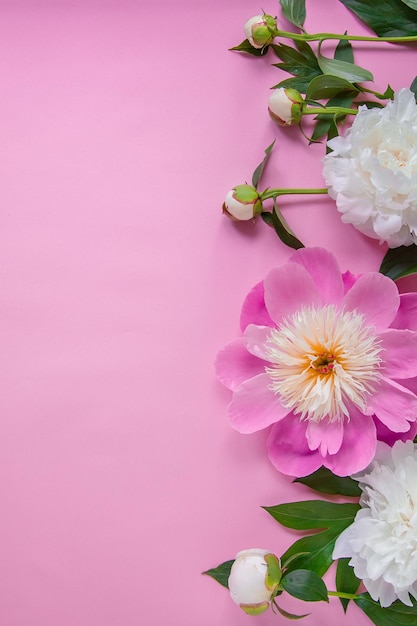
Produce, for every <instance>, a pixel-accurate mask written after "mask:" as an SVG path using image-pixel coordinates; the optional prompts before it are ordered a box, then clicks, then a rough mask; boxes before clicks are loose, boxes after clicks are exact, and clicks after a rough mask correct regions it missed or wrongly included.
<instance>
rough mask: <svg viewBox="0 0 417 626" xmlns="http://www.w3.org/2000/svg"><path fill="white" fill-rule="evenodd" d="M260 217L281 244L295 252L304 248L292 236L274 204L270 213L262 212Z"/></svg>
mask: <svg viewBox="0 0 417 626" xmlns="http://www.w3.org/2000/svg"><path fill="white" fill-rule="evenodd" d="M261 217H262V219H263V221H264V222H265V224H268V226H271V228H273V229H274V230H275V232H276V234H277V235H278V237H279V238H280V239H281V241H282V243H285V245H286V246H289V247H290V248H294V249H295V250H298V249H299V248H304V244H303V243H302V242H301V241H300V240H299V239H298V238H297V237H296V236H295V235H294V233H293V231H292V230H291V228H290V227H289V226H288V224H287V222H286V221H285V219H284V217H283V215H282V213H281V211H280V210H279V209H278V207H277V205H276V203H274V208H273V210H272V212H271V213H270V212H269V211H263V212H262V213H261Z"/></svg>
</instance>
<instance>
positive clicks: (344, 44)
mask: <svg viewBox="0 0 417 626" xmlns="http://www.w3.org/2000/svg"><path fill="white" fill-rule="evenodd" d="M345 35H346V31H345ZM334 58H335V59H338V60H339V61H346V62H347V63H353V62H354V58H353V48H352V45H351V43H350V41H347V39H341V40H340V41H339V43H338V44H337V46H336V50H335V51H334Z"/></svg>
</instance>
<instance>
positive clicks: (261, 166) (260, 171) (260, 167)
mask: <svg viewBox="0 0 417 626" xmlns="http://www.w3.org/2000/svg"><path fill="white" fill-rule="evenodd" d="M274 144H275V139H274V141H273V142H272V143H271V144H270V145H269V146H268V147H267V148H266V150H265V157H264V159H263V161H261V163H259V165H258V167H257V168H256V169H255V171H254V172H253V175H252V185H253V186H254V187H255V189H257V187H258V184H259V181H260V179H261V176H262V174H263V171H264V169H265V165H266V164H267V163H268V159H269V155H270V154H271V152H272V148H273V147H274Z"/></svg>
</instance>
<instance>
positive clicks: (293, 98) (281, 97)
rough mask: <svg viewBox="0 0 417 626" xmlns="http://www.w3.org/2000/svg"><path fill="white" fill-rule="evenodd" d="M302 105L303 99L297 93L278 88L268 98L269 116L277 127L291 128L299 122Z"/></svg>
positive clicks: (293, 90)
mask: <svg viewBox="0 0 417 626" xmlns="http://www.w3.org/2000/svg"><path fill="white" fill-rule="evenodd" d="M303 104H304V100H303V97H302V95H301V94H300V93H299V92H298V91H296V90H295V89H291V87H288V88H287V89H285V88H284V87H278V89H274V91H273V92H272V94H271V95H270V97H269V106H268V111H269V115H270V116H271V119H273V120H274V122H276V123H277V124H278V125H279V126H293V125H294V124H299V123H300V121H301V117H302V110H303Z"/></svg>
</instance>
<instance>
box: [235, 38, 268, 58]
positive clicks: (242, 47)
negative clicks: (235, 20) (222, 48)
mask: <svg viewBox="0 0 417 626" xmlns="http://www.w3.org/2000/svg"><path fill="white" fill-rule="evenodd" d="M229 50H235V51H236V52H245V53H246V54H251V55H252V56H255V57H262V56H264V55H265V54H266V53H267V52H268V46H264V47H263V48H254V47H253V46H252V44H251V43H249V40H248V39H244V40H243V41H242V43H240V44H239V45H238V46H234V47H233V48H229Z"/></svg>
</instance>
